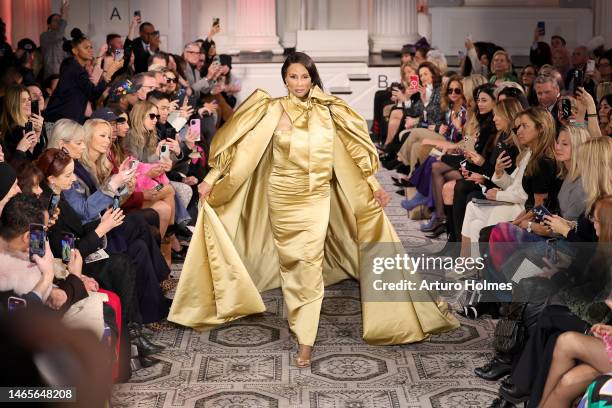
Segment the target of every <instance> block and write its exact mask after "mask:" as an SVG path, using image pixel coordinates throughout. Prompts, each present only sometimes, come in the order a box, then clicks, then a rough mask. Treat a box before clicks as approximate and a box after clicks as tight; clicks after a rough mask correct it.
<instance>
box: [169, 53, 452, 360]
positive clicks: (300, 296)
mask: <svg viewBox="0 0 612 408" xmlns="http://www.w3.org/2000/svg"><path fill="white" fill-rule="evenodd" d="M281 74H282V78H283V81H284V82H285V84H286V87H287V90H288V96H287V97H284V98H278V99H272V98H270V96H269V95H268V94H267V93H265V92H264V91H261V90H256V91H255V92H254V93H253V94H252V95H251V96H250V97H249V98H248V99H247V100H246V101H245V102H244V103H243V104H242V105H241V106H240V107H239V108H238V109H237V110H236V112H235V113H234V115H233V117H232V118H231V119H230V120H229V121H228V122H227V123H226V124H225V125H224V126H223V127H222V128H221V129H219V131H218V132H217V133H216V135H215V137H214V139H213V143H212V146H211V149H210V165H211V170H210V172H209V174H208V175H207V176H206V178H205V179H204V181H203V182H202V183H201V184H200V186H199V192H200V196H201V202H202V203H203V205H202V207H201V209H200V214H199V216H198V222H197V225H196V231H195V233H194V236H193V237H192V241H191V244H190V246H189V251H188V253H187V258H186V260H185V265H184V267H183V271H182V273H181V278H180V281H179V284H178V287H177V291H176V294H175V297H174V301H173V304H172V308H171V310H170V315H169V317H168V320H170V321H173V322H175V323H179V324H182V325H185V326H189V327H193V328H196V329H207V328H210V327H213V326H215V325H218V324H221V323H224V322H227V321H230V320H233V319H236V318H239V317H242V316H245V315H247V314H252V313H260V312H263V311H265V306H264V305H263V302H262V300H261V297H260V295H259V291H263V290H267V289H272V288H275V287H279V286H280V287H281V288H282V291H283V297H284V299H285V304H286V306H287V310H288V321H289V328H290V329H291V331H292V332H293V333H294V334H295V335H296V337H297V342H298V345H299V352H298V356H297V358H296V365H298V366H299V367H306V366H308V365H309V364H310V357H311V352H312V346H313V345H314V342H315V339H316V335H317V329H318V325H319V314H320V310H321V304H322V300H323V292H324V285H329V284H332V283H335V282H338V281H340V280H343V279H347V278H356V279H359V280H360V281H361V287H362V315H363V317H362V320H363V337H364V339H365V340H366V341H368V342H369V343H371V344H381V345H382V344H402V343H410V342H415V341H421V340H423V339H426V338H427V337H428V336H429V335H430V334H432V333H439V332H443V331H447V330H452V329H454V328H456V327H458V325H459V323H458V322H457V320H456V319H455V318H454V317H453V316H452V314H451V313H450V312H449V310H448V307H447V305H446V303H444V302H436V301H435V300H434V299H433V298H432V299H427V300H426V301H423V300H422V299H421V300H420V301H418V302H412V301H411V298H410V295H409V293H407V292H406V293H403V294H402V295H401V298H400V299H398V298H397V297H395V298H394V299H380V298H379V297H376V296H372V295H371V290H370V291H368V290H367V287H371V282H372V280H373V277H372V271H371V267H370V269H369V270H368V265H369V264H368V262H367V261H368V260H371V259H373V258H374V257H375V256H376V255H377V253H378V254H379V253H380V252H381V251H382V252H387V253H388V252H389V245H391V248H392V249H393V251H392V252H393V255H395V254H397V253H401V254H403V252H404V250H403V248H402V246H401V243H400V241H399V238H398V237H397V235H396V233H395V231H394V229H393V227H392V226H391V224H390V223H389V221H388V219H387V218H386V216H385V214H384V211H383V209H382V207H384V206H385V205H386V204H387V203H388V201H389V197H388V195H387V193H386V192H385V191H384V190H383V189H382V188H381V187H380V185H379V184H378V182H377V181H376V178H375V176H374V174H375V172H376V170H377V168H378V155H377V152H376V149H375V148H374V146H373V144H372V142H371V141H370V138H369V134H368V131H367V125H366V123H365V121H364V120H363V118H362V117H360V116H359V115H358V114H356V113H355V112H354V111H352V110H351V109H350V108H349V107H348V106H347V105H346V103H345V102H344V101H342V100H340V99H339V98H336V97H333V96H330V95H327V94H325V93H323V91H322V90H321V88H322V85H321V80H320V78H319V75H318V72H317V69H316V67H315V65H314V62H313V61H312V59H311V58H310V57H309V56H307V55H306V54H303V53H294V54H292V55H290V56H289V57H288V58H287V60H286V61H285V63H284V65H283V67H282V70H281ZM204 200H206V202H204ZM378 243H380V244H381V245H383V246H385V245H386V247H385V249H381V248H378V247H377V245H372V244H378ZM379 255H380V254H379ZM366 282H367V283H366Z"/></svg>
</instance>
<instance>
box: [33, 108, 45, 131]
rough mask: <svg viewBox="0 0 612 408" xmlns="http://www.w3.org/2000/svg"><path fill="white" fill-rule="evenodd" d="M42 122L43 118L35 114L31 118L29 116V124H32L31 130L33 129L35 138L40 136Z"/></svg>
mask: <svg viewBox="0 0 612 408" xmlns="http://www.w3.org/2000/svg"><path fill="white" fill-rule="evenodd" d="M44 121H45V120H44V119H43V117H42V116H40V115H37V114H36V113H33V114H32V116H30V122H32V129H34V132H36V135H37V136H40V133H41V132H42V129H43V122H44Z"/></svg>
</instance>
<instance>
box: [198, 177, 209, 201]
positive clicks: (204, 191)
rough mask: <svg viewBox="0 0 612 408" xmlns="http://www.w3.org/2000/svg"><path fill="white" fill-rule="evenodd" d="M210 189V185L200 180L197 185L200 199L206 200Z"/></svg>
mask: <svg viewBox="0 0 612 408" xmlns="http://www.w3.org/2000/svg"><path fill="white" fill-rule="evenodd" d="M211 191H212V186H211V185H210V184H208V183H207V182H205V181H202V182H201V183H200V184H199V185H198V194H200V200H206V199H207V198H208V196H209V195H210V192H211Z"/></svg>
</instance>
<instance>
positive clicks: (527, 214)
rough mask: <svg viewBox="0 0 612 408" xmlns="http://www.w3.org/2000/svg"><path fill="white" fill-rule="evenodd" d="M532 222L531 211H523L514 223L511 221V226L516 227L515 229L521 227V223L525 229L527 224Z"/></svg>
mask: <svg viewBox="0 0 612 408" xmlns="http://www.w3.org/2000/svg"><path fill="white" fill-rule="evenodd" d="M531 220H533V213H532V212H531V211H523V212H522V213H520V214H519V215H518V216H517V217H516V218H515V219H514V221H512V224H514V225H516V226H517V227H519V226H520V225H521V223H522V222H525V224H523V225H525V228H527V224H526V223H527V222H529V221H531Z"/></svg>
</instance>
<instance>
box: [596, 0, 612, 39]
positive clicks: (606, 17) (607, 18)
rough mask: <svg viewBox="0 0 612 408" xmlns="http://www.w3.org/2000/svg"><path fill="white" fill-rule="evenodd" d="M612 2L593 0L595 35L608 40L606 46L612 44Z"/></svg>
mask: <svg viewBox="0 0 612 408" xmlns="http://www.w3.org/2000/svg"><path fill="white" fill-rule="evenodd" d="M611 21H612V2H611V1H609V0H593V35H594V36H598V35H601V36H602V37H603V38H605V40H606V48H610V46H611V45H612V24H611V23H610V22H611Z"/></svg>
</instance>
